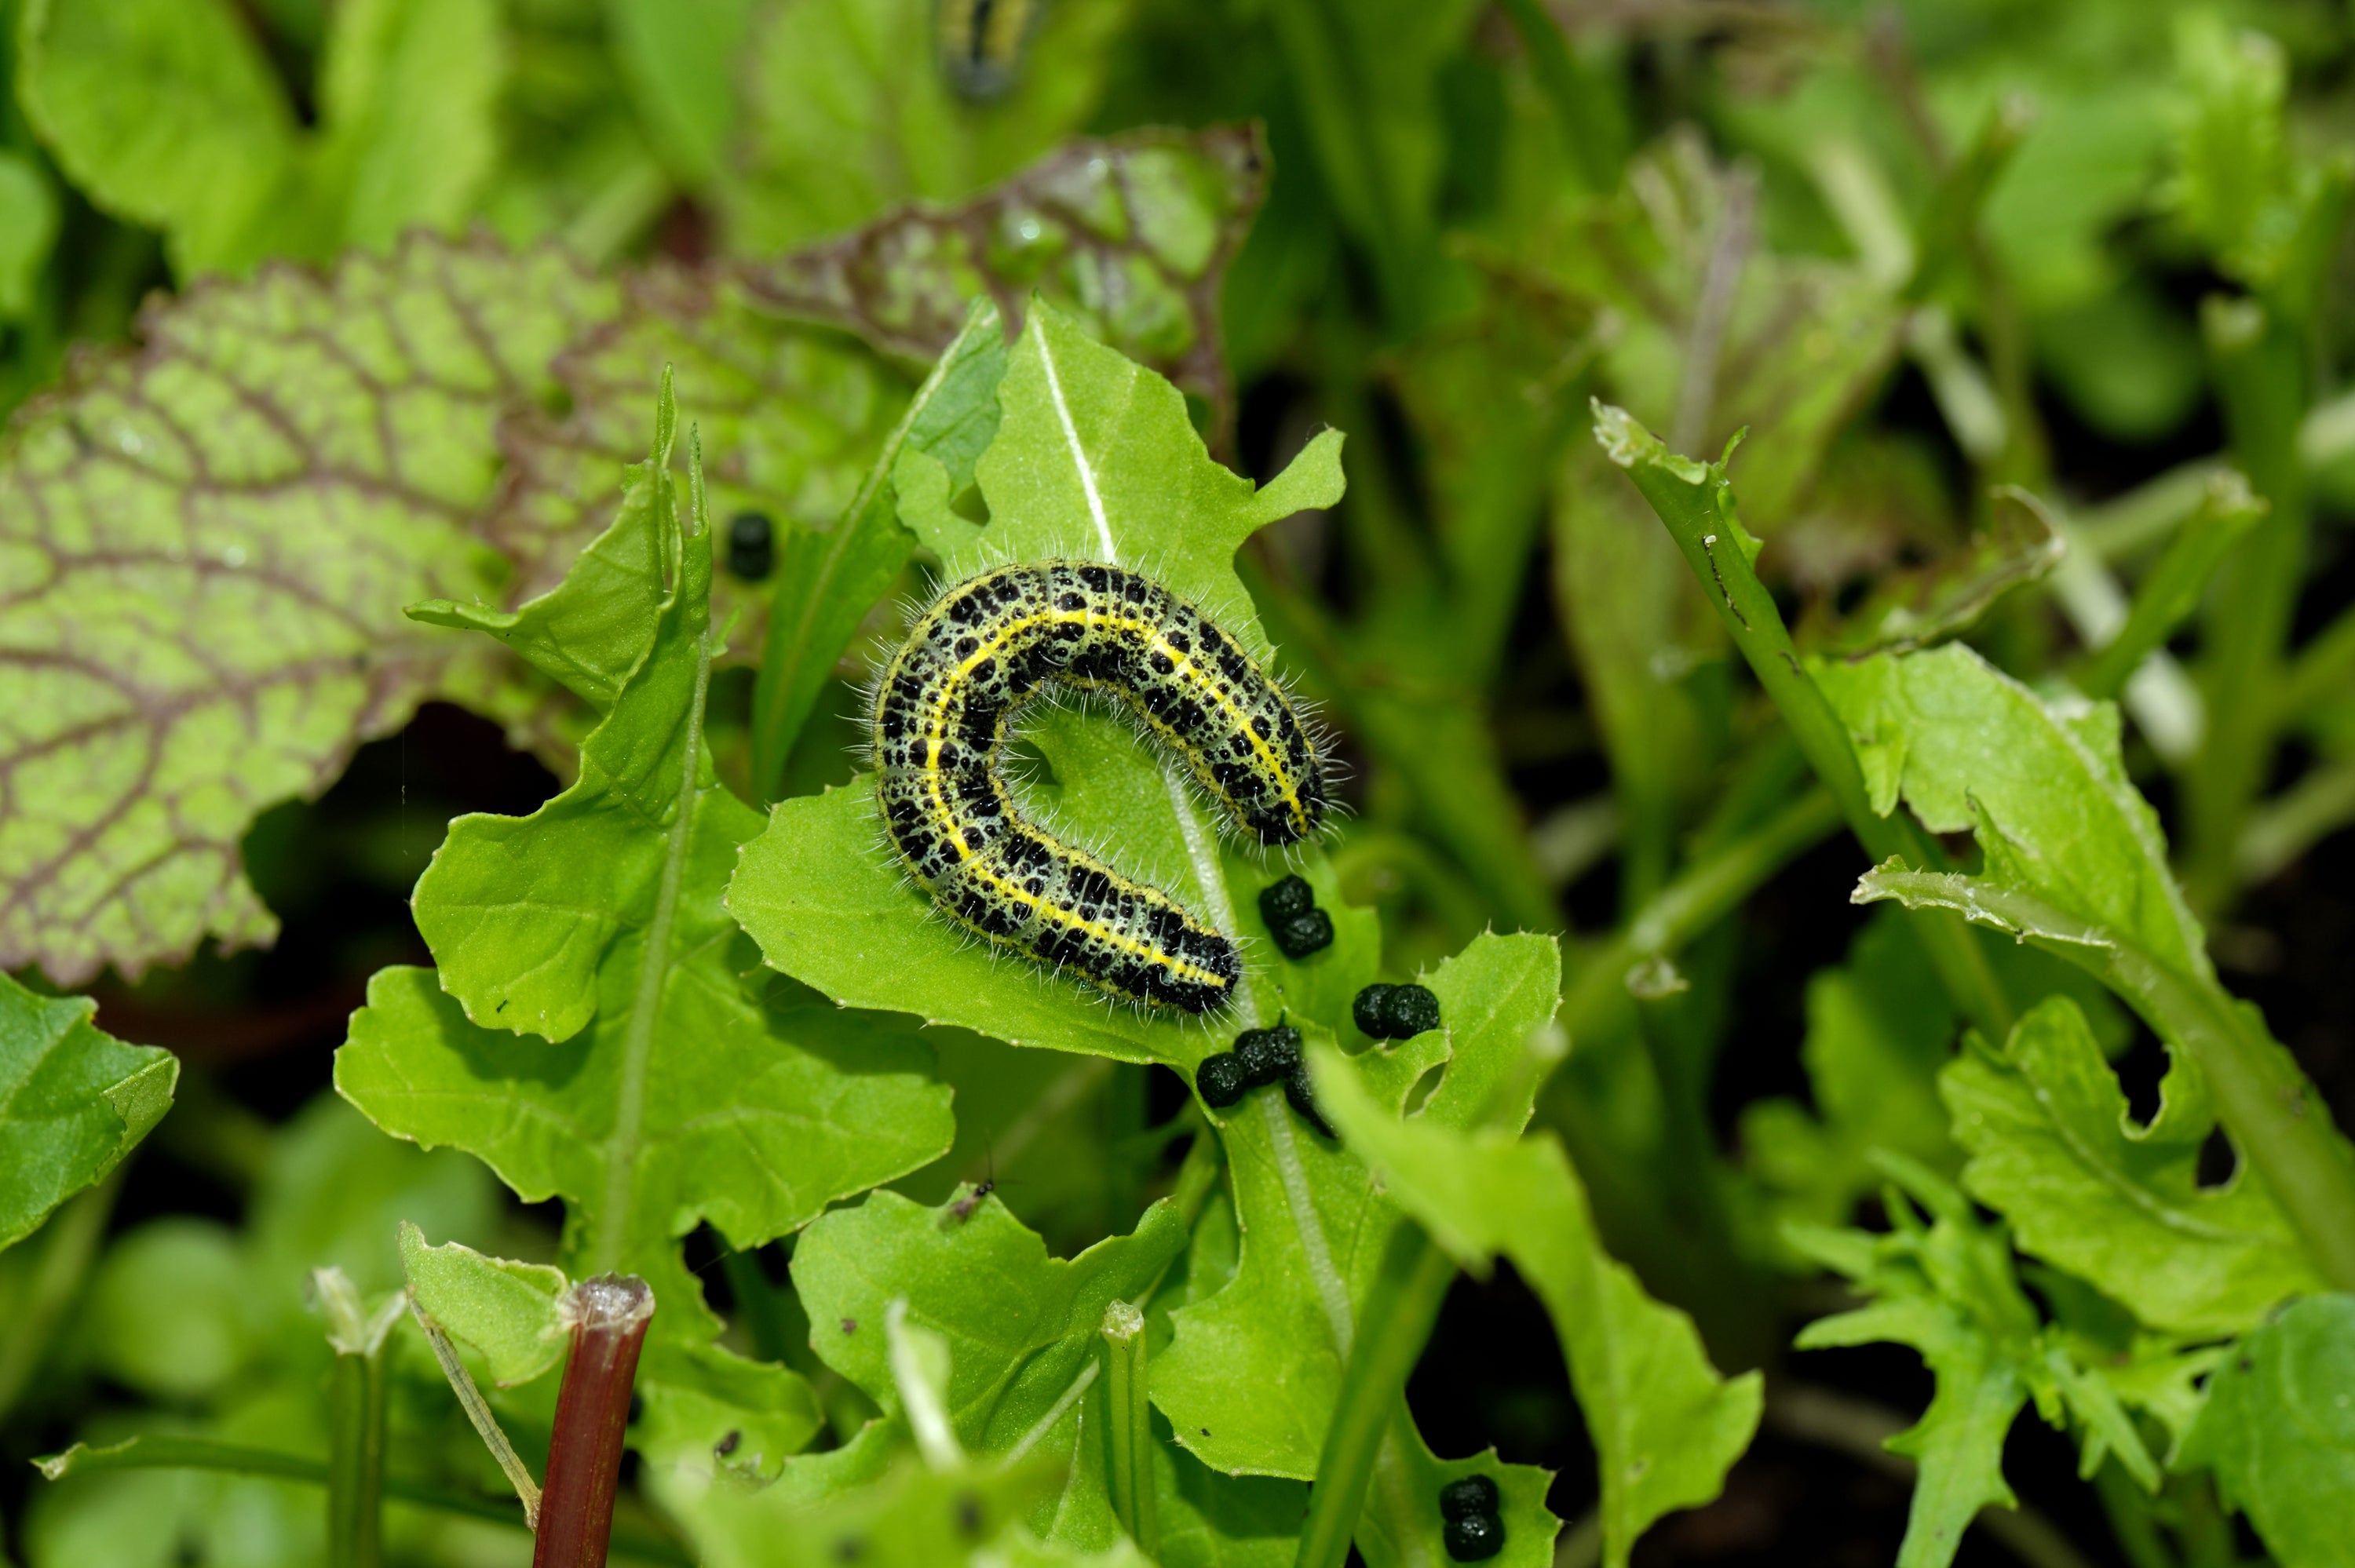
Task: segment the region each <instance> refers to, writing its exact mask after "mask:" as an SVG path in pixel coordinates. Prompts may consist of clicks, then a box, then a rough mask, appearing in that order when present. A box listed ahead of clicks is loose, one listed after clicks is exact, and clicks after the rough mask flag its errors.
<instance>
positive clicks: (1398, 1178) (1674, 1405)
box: [1315, 938, 1761, 1568]
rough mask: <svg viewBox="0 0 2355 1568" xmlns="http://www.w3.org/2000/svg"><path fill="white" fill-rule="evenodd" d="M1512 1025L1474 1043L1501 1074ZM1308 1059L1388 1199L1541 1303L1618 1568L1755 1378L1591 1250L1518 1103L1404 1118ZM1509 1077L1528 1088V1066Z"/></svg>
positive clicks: (1716, 1466) (1691, 1492)
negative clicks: (1712, 1352) (1579, 1418)
mask: <svg viewBox="0 0 2355 1568" xmlns="http://www.w3.org/2000/svg"><path fill="white" fill-rule="evenodd" d="M1493 939H1495V938H1484V940H1493ZM1524 939H1526V938H1524ZM1477 946H1478V944H1475V948H1477ZM1468 952H1469V950H1467V956H1468ZM1445 1011H1446V1010H1445V1007H1444V1004H1443V1009H1442V1012H1443V1016H1444V1013H1445ZM1546 1012H1550V1008H1549V1009H1547V1010H1546ZM1545 1015H1546V1013H1545V1012H1540V1013H1539V1014H1538V1015H1537V1022H1542V1021H1543V1018H1544V1017H1545ZM1513 1022H1516V1023H1518V1024H1520V1025H1521V1027H1519V1028H1518V1030H1515V1031H1510V1032H1505V1031H1499V1032H1497V1033H1495V1034H1493V1035H1492V1036H1491V1037H1490V1038H1489V1039H1488V1040H1487V1041H1486V1042H1485V1044H1486V1047H1487V1049H1486V1050H1485V1051H1484V1052H1483V1053H1482V1054H1483V1056H1485V1057H1486V1058H1487V1060H1489V1061H1490V1062H1492V1063H1497V1064H1502V1065H1505V1066H1506V1067H1507V1068H1508V1070H1509V1068H1510V1067H1511V1066H1512V1065H1516V1064H1520V1063H1524V1062H1527V1061H1528V1060H1529V1057H1528V1055H1527V1054H1526V1051H1527V1047H1526V1045H1525V1042H1526V1041H1527V1039H1528V1036H1529V1033H1530V1021H1529V1017H1528V1015H1527V1014H1523V1015H1521V1016H1519V1017H1518V1018H1516V1019H1514V1020H1513ZM1315 1060H1316V1083H1317V1088H1318V1092H1319V1094H1320V1095H1321V1096H1324V1097H1327V1099H1329V1101H1330V1106H1331V1114H1332V1117H1333V1120H1334V1123H1335V1125H1336V1126H1337V1127H1338V1128H1340V1129H1341V1133H1342V1136H1343V1138H1344V1139H1346V1140H1347V1141H1348V1145H1349V1147H1350V1148H1351V1149H1352V1150H1357V1151H1358V1152H1359V1153H1360V1154H1362V1155H1363V1156H1364V1158H1365V1159H1366V1160H1367V1161H1368V1162H1369V1164H1370V1165H1371V1166H1372V1168H1373V1169H1374V1171H1376V1172H1377V1173H1378V1174H1379V1176H1380V1180H1381V1181H1382V1183H1383V1186H1384V1188H1385V1190H1386V1191H1387V1192H1389V1193H1391V1196H1392V1197H1393V1198H1394V1199H1395V1200H1396V1202H1398V1203H1399V1205H1400V1206H1401V1207H1402V1208H1403V1209H1404V1210H1405V1211H1406V1212H1407V1213H1409V1214H1411V1215H1412V1216H1413V1218H1414V1219H1415V1221H1416V1222H1417V1223H1419V1224H1422V1225H1423V1227H1424V1228H1425V1229H1426V1230H1428V1231H1429V1232H1430V1233H1431V1235H1432V1239H1433V1241H1435V1242H1437V1243H1438V1244H1439V1245H1441V1246H1442V1247H1444V1248H1445V1249H1446V1251H1447V1252H1448V1254H1449V1255H1451V1256H1453V1257H1455V1259H1456V1260H1457V1261H1458V1262H1459V1263H1461V1264H1462V1265H1463V1266H1465V1267H1466V1268H1469V1269H1472V1270H1474V1271H1475V1272H1477V1273H1480V1274H1484V1275H1485V1274H1486V1273H1487V1270H1488V1269H1489V1268H1490V1267H1491V1266H1492V1265H1493V1264H1494V1261H1495V1259H1496V1258H1497V1256H1498V1255H1504V1256H1508V1257H1509V1258H1511V1259H1512V1261H1513V1265H1514V1267H1515V1268H1516V1269H1518V1271H1519V1273H1520V1275H1521V1277H1522V1278H1524V1279H1525V1280H1527V1281H1528V1282H1529V1286H1530V1287H1531V1288H1532V1289H1534V1290H1535V1291H1536V1292H1537V1293H1538V1295H1539V1297H1540V1299H1542V1300H1543V1301H1544V1302H1545V1304H1546V1308H1547V1310H1548V1311H1549V1312H1550V1314H1551V1315H1552V1317H1553V1320H1554V1328H1555V1331H1556V1332H1557V1333H1558V1334H1559V1335H1560V1336H1561V1342H1562V1350H1563V1351H1564V1353H1565V1354H1566V1355H1567V1356H1568V1357H1569V1360H1570V1366H1571V1377H1572V1383H1573V1385H1574V1386H1575V1388H1576V1390H1577V1393H1578V1398H1579V1404H1580V1407H1581V1409H1582V1412H1583V1414H1584V1415H1585V1418H1586V1429H1587V1431H1588V1433H1589V1435H1590V1436H1592V1437H1593V1441H1594V1446H1595V1449H1596V1453H1597V1457H1598V1467H1599V1468H1600V1471H1601V1479H1602V1489H1603V1502H1602V1516H1603V1533H1604V1561H1605V1562H1606V1563H1611V1564H1614V1568H1619V1565H1624V1564H1625V1563H1626V1562H1627V1554H1628V1552H1630V1551H1631V1550H1632V1549H1633V1548H1634V1546H1635V1543H1636V1537H1637V1536H1638V1535H1640V1534H1642V1533H1643V1531H1644V1530H1645V1529H1646V1528H1647V1527H1648V1526H1649V1525H1650V1524H1651V1523H1652V1521H1653V1520H1656V1519H1657V1518H1658V1517H1659V1516H1660V1515H1661V1514H1663V1513H1666V1512H1668V1510H1671V1509H1677V1508H1686V1507H1690V1506H1692V1505H1694V1504H1697V1503H1702V1502H1707V1501H1709V1500H1710V1499H1711V1498H1714V1497H1715V1496H1716V1495H1717V1493H1718V1491H1719V1489H1721V1487H1722V1486H1723V1484H1724V1479H1725V1472H1726V1469H1727V1467H1730V1466H1731V1465H1732V1463H1733V1461H1734V1460H1735V1459H1736V1458H1737V1457H1740V1456H1741V1454H1742V1450H1743V1449H1744V1448H1746V1447H1748V1446H1749V1444H1750V1438H1751V1435H1752V1434H1753V1432H1754V1431H1755V1430H1756V1429H1757V1425H1758V1415H1759V1411H1760V1408H1761V1393H1760V1379H1759V1375H1758V1374H1757V1373H1756V1372H1746V1373H1744V1374H1742V1376H1740V1377H1738V1378H1734V1379H1732V1380H1731V1381H1728V1380H1726V1379H1723V1378H1721V1377H1720V1376H1719V1375H1718V1373H1717V1371H1716V1369H1715V1368H1713V1367H1711V1366H1710V1363H1709V1358H1708V1355H1707V1353H1706V1352H1705V1351H1703V1350H1702V1349H1701V1344H1700V1335H1699V1334H1698V1333H1696V1332H1695V1331H1694V1329H1693V1326H1692V1320H1691V1319H1689V1317H1687V1316H1686V1315H1685V1314H1684V1313H1683V1312H1681V1311H1679V1310H1678V1309H1677V1308H1673V1307H1667V1306H1663V1305H1662V1304H1660V1303H1659V1302H1657V1301H1655V1300H1653V1299H1652V1298H1650V1297H1649V1296H1647V1295H1646V1294H1645V1292H1644V1289H1643V1287H1642V1286H1640V1285H1639V1284H1637V1283H1636V1277H1635V1275H1634V1274H1633V1272H1631V1271H1630V1270H1629V1269H1628V1268H1627V1267H1626V1266H1625V1265H1623V1264H1619V1263H1615V1262H1614V1261H1613V1260H1612V1259H1611V1257H1610V1255H1608V1254H1606V1253H1605V1252H1604V1250H1603V1246H1602V1243H1601V1242H1600V1241H1599V1240H1598V1239H1597V1238H1596V1236H1595V1234H1594V1222H1593V1216H1592V1215H1591V1214H1590V1213H1589V1212H1588V1209H1587V1202H1586V1193H1585V1189H1584V1187H1583V1186H1582V1184H1581V1182H1580V1181H1579V1179H1578V1175H1577V1172H1576V1171H1574V1170H1573V1169H1572V1166H1571V1164H1570V1160H1569V1159H1568V1157H1567V1156H1566V1155H1565V1154H1564V1153H1563V1152H1562V1149H1561V1143H1560V1142H1559V1141H1558V1140H1556V1139H1555V1138H1554V1137H1553V1135H1552V1134H1550V1133H1540V1134H1538V1135H1536V1136H1534V1137H1531V1138H1527V1139H1523V1138H1521V1137H1520V1136H1519V1131H1518V1129H1519V1127H1520V1124H1521V1122H1522V1121H1523V1120H1525V1119H1526V1115H1527V1112H1526V1101H1525V1100H1524V1101H1522V1102H1519V1103H1517V1104H1510V1105H1508V1107H1507V1109H1506V1114H1505V1115H1504V1116H1503V1117H1502V1118H1501V1125H1498V1123H1497V1121H1496V1120H1490V1121H1489V1122H1488V1124H1487V1125H1486V1126H1479V1127H1473V1126H1470V1125H1468V1124H1469V1123H1471V1122H1472V1121H1473V1120H1474V1119H1475V1118H1473V1117H1467V1116H1465V1115H1464V1114H1463V1110H1464V1108H1465V1107H1476V1104H1477V1103H1478V1102H1486V1101H1488V1100H1490V1099H1491V1098H1492V1095H1491V1094H1478V1093H1475V1092H1465V1093H1464V1094H1462V1095H1461V1096H1460V1097H1459V1098H1458V1099H1457V1100H1456V1101H1455V1107H1456V1108H1455V1114H1452V1115H1451V1114H1450V1113H1449V1108H1448V1103H1447V1102H1444V1101H1443V1100H1442V1099H1441V1097H1440V1096H1439V1095H1437V1094H1434V1095H1433V1097H1432V1098H1431V1100H1430V1101H1428V1102H1427V1103H1426V1104H1425V1106H1424V1107H1423V1109H1422V1110H1421V1111H1419V1112H1418V1113H1417V1114H1415V1115H1413V1116H1411V1117H1406V1118H1401V1117H1400V1116H1399V1115H1398V1112H1397V1107H1395V1106H1394V1105H1392V1106H1385V1105H1382V1104H1380V1102H1379V1101H1378V1100H1377V1099H1376V1098H1375V1097H1374V1096H1373V1095H1371V1094H1369V1092H1368V1086H1367V1085H1365V1084H1364V1083H1363V1082H1362V1081H1361V1080H1360V1078H1359V1075H1358V1074H1356V1073H1354V1072H1353V1071H1352V1070H1351V1066H1350V1064H1348V1062H1347V1060H1346V1059H1344V1058H1342V1057H1341V1056H1340V1055H1339V1054H1337V1053H1335V1052H1332V1051H1330V1050H1319V1051H1317V1052H1316V1053H1315ZM1454 1076H1455V1069H1454V1068H1453V1067H1451V1068H1450V1072H1449V1077H1450V1078H1453V1077H1454ZM1521 1076H1522V1078H1523V1079H1524V1081H1525V1083H1526V1084H1528V1085H1529V1086H1534V1081H1535V1076H1536V1075H1535V1074H1534V1073H1530V1072H1529V1071H1527V1070H1526V1068H1524V1070H1523V1071H1522V1074H1521ZM1444 1085H1445V1080H1443V1089H1444ZM1524 1092H1526V1091H1524ZM1377 1484H1380V1483H1379V1480H1378V1482H1377ZM1506 1538H1507V1541H1508V1544H1509V1543H1510V1542H1511V1541H1512V1539H1513V1531H1512V1530H1511V1529H1510V1527H1509V1525H1508V1529H1507V1531H1506Z"/></svg>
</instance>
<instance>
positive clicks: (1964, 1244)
mask: <svg viewBox="0 0 2355 1568" xmlns="http://www.w3.org/2000/svg"><path fill="white" fill-rule="evenodd" d="M1880 1163H1881V1169H1882V1170H1883V1171H1884V1172H1885V1173H1887V1174H1888V1175H1889V1176H1890V1178H1891V1181H1893V1182H1895V1183H1896V1185H1893V1186H1891V1187H1890V1188H1888V1189H1886V1190H1885V1192H1884V1196H1883V1206H1884V1207H1885V1209H1886V1211H1887V1213H1888V1214H1889V1217H1890V1222H1891V1230H1890V1231H1889V1232H1888V1233H1887V1234H1881V1235H1871V1234H1866V1233H1864V1232H1861V1231H1835V1230H1828V1229H1825V1228H1823V1227H1819V1226H1815V1225H1804V1224H1797V1225H1793V1226H1791V1227H1790V1238H1791V1240H1792V1242H1793V1243H1794V1244H1795V1245H1797V1246H1798V1247H1799V1249H1800V1250H1801V1251H1802V1252H1805V1253H1806V1254H1807V1255H1810V1256H1812V1257H1813V1258H1815V1259H1816V1260H1817V1262H1818V1263H1821V1264H1823V1265H1824V1266H1826V1267H1828V1268H1830V1269H1831V1270H1833V1271H1834V1272H1835V1273H1838V1274H1839V1275H1841V1276H1843V1277H1846V1278H1847V1279H1848V1280H1849V1281H1850V1283H1851V1284H1852V1285H1854V1286H1855V1287H1856V1288H1857V1289H1858V1291H1859V1293H1860V1294H1862V1295H1865V1296H1868V1297H1870V1298H1871V1300H1870V1303H1869V1304H1868V1305H1866V1306H1864V1307H1861V1308H1857V1309H1856V1310H1854V1311H1850V1312H1843V1313H1839V1314H1838V1315H1836V1316H1834V1317H1829V1318H1820V1319H1817V1320H1816V1321H1814V1322H1812V1323H1810V1324H1808V1325H1807V1326H1806V1329H1804V1330H1801V1331H1800V1334H1799V1336H1798V1338H1797V1340H1795V1341H1794V1343H1795V1344H1796V1346H1797V1347H1798V1348H1799V1349H1801V1350H1819V1349H1824V1348H1828V1347H1832V1346H1841V1345H1863V1344H1875V1343H1884V1342H1885V1343H1895V1344H1901V1345H1909V1346H1911V1347H1913V1349H1914V1350H1915V1351H1919V1352H1920V1353H1921V1355H1922V1359H1923V1361H1924V1362H1926V1363H1927V1364H1928V1366H1929V1369H1930V1371H1931V1372H1933V1373H1934V1375H1935V1377H1936V1379H1937V1390H1936V1393H1934V1395H1933V1396H1932V1398H1931V1401H1930V1406H1929V1408H1928V1409H1927V1410H1926V1411H1924V1412H1923V1416H1922V1419H1921V1420H1920V1421H1919V1422H1918V1423H1916V1424H1915V1425H1913V1426H1912V1427H1911V1428H1909V1429H1907V1430H1906V1431H1904V1432H1902V1433H1900V1434H1898V1435H1897V1436H1894V1437H1892V1438H1891V1439H1890V1440H1889V1443H1888V1445H1887V1446H1888V1447H1889V1448H1890V1450H1891V1452H1893V1453H1898V1454H1903V1455H1906V1456H1909V1457H1912V1458H1913V1459H1914V1460H1915V1461H1916V1462H1918V1463H1919V1465H1920V1466H1921V1472H1920V1475H1919V1477H1918V1478H1917V1479H1916V1480H1915V1482H1914V1488H1913V1505H1912V1508H1911V1510H1910V1511H1909V1513H1908V1515H1907V1518H1906V1525H1905V1540H1904V1542H1903V1544H1902V1546H1901V1547H1900V1549H1899V1552H1898V1557H1897V1562H1898V1564H1899V1568H1943V1565H1944V1564H1945V1563H1950V1562H1952V1561H1953V1559H1954V1555H1955V1549H1956V1547H1957V1546H1958V1545H1959V1544H1960V1542H1961V1539H1962V1533H1963V1530H1964V1527H1965V1526H1966V1525H1968V1524H1969V1523H1970V1521H1971V1519H1972V1517H1973V1516H1974V1515H1976V1514H1977V1512H1978V1510H1980V1509H1981V1508H1982V1507H1986V1506H1988V1505H1995V1506H1999V1507H2004V1508H2010V1507H2014V1506H2016V1499H2014V1498H2013V1496H2012V1492H2011V1489H2010V1487H2009V1485H2007V1484H2006V1483H2005V1481H2004V1478H2003V1445H2004V1439H2005V1436H2006V1435H2007V1434H2008V1433H2009V1431H2010V1429H2011V1424H2012V1420H2013V1418H2014V1417H2016V1416H2017V1415H2018V1414H2019V1411H2020V1407H2021V1406H2022V1405H2024V1404H2027V1403H2028V1402H2029V1400H2030V1399H2031V1398H2033V1399H2034V1400H2035V1402H2036V1408H2037V1412H2038V1414H2040V1415H2041V1416H2042V1417H2043V1419H2044V1420H2045V1422H2046V1423H2047V1424H2048V1425H2051V1426H2054V1427H2057V1428H2062V1429H2064V1430H2065V1429H2066V1428H2067V1427H2068V1426H2069V1425H2072V1424H2074V1425H2076V1426H2077V1427H2078V1429H2079V1431H2080V1436H2081V1439H2082V1442H2083V1465H2082V1467H2081V1469H2082V1471H2083V1474H2085V1475H2088V1476H2090V1475H2091V1474H2092V1473H2093V1472H2094V1470H2095V1469H2097V1468H2098V1467H2100V1465H2101V1463H2102V1460H2103V1457H2105V1455H2108V1454H2115V1455H2116V1456H2117V1457H2118V1460H2119V1462H2120V1463H2121V1464H2123V1465H2124V1466H2125V1467H2126V1469H2127V1470H2128V1472H2129V1473H2131V1474H2132V1475H2134V1476H2135V1477H2136V1478H2137V1479H2138V1480H2140V1481H2141V1482H2142V1483H2143V1485H2144V1486H2146V1487H2151V1488H2155V1487H2156V1486H2157V1485H2158V1464H2157V1462H2156V1461H2155V1460H2154V1459H2153V1458H2152V1457H2151V1456H2150V1453H2149V1451H2148V1449H2147V1448H2146V1447H2145V1446H2144V1445H2143V1441H2142V1438H2141V1436H2140V1434H2139V1433H2138V1432H2137V1430H2136V1427H2135V1425H2134V1423H2133V1421H2132V1419H2131V1418H2130V1417H2129V1416H2128V1414H2127V1407H2128V1406H2129V1405H2134V1406H2155V1405H2156V1404H2158V1402H2159V1401H2160V1400H2161V1399H2163V1398H2164V1394H2163V1392H2162V1386H2161V1384H2162V1380H2160V1379H2158V1378H2154V1377H2150V1376H2148V1375H2146V1374H2147V1370H2148V1367H2149V1366H2152V1365H2156V1364H2158V1361H2160V1360H2163V1358H2164V1354H2165V1351H2164V1349H2163V1348H2161V1349H2160V1350H2159V1351H2158V1352H2157V1353H2155V1354H2153V1355H2147V1356H2144V1357H2142V1358H2141V1359H2140V1360H2138V1361H2134V1360H2129V1358H2128V1357H2127V1356H2126V1355H2123V1354H2112V1353H2109V1352H2107V1351H2103V1352H2101V1353H2097V1354H2092V1355H2088V1354H2086V1349H2087V1341H2086V1340H2084V1339H2083V1337H2082V1336H2080V1335H2075V1334H2073V1333H2071V1332H2069V1331H2067V1330H2063V1329H2061V1328H2058V1327H2052V1326H2047V1325H2044V1324H2042V1323H2041V1322H2040V1321H2039V1319H2038V1316H2037V1311H2036V1308H2035V1307H2034V1305H2033V1304H2032V1303H2031V1302H2030V1300H2029V1298H2028V1296H2027V1293H2026V1292H2025V1291H2023V1290H2022V1289H2021V1288H2020V1285H2019V1277H2018V1275H2017V1274H2016V1273H2015V1272H2014V1269H2013V1266H2012V1257H2011V1244H2010V1240H2009V1236H2008V1235H2007V1234H2006V1233H2005V1231H2004V1228H2003V1226H2002V1225H2001V1224H1989V1223H1987V1222H1986V1221H1983V1220H1981V1219H1980V1218H1979V1217H1978V1215H1977V1212H1976V1211H1975V1210H1974V1209H1973V1208H1972V1207H1971V1204H1970V1201H1969V1200H1968V1199H1967V1198H1966V1197H1964V1196H1963V1194H1962V1193H1961V1192H1958V1191H1957V1190H1956V1189H1955V1187H1954V1186H1953V1185H1952V1184H1950V1183H1948V1182H1947V1181H1945V1180H1944V1179H1942V1178H1940V1177H1939V1176H1937V1175H1936V1174H1935V1173H1934V1172H1932V1171H1929V1170H1928V1169H1926V1168H1924V1167H1923V1166H1921V1165H1919V1164H1916V1163H1914V1162H1913V1161H1911V1160H1905V1159H1903V1158H1902V1157H1901V1156H1896V1155H1884V1156H1882V1157H1881V1160H1880ZM1909 1199H1911V1200H1912V1202H1909V1201H1908V1200H1909ZM1915 1203H1919V1204H1921V1205H1922V1209H1923V1210H1926V1211H1927V1213H1926V1216H1925V1214H1924V1213H1923V1212H1921V1211H1917V1210H1916V1208H1915V1207H1914V1204H1915ZM2112 1310H2113V1311H2115V1308H2112ZM2116 1374H2127V1375H2116Z"/></svg>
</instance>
